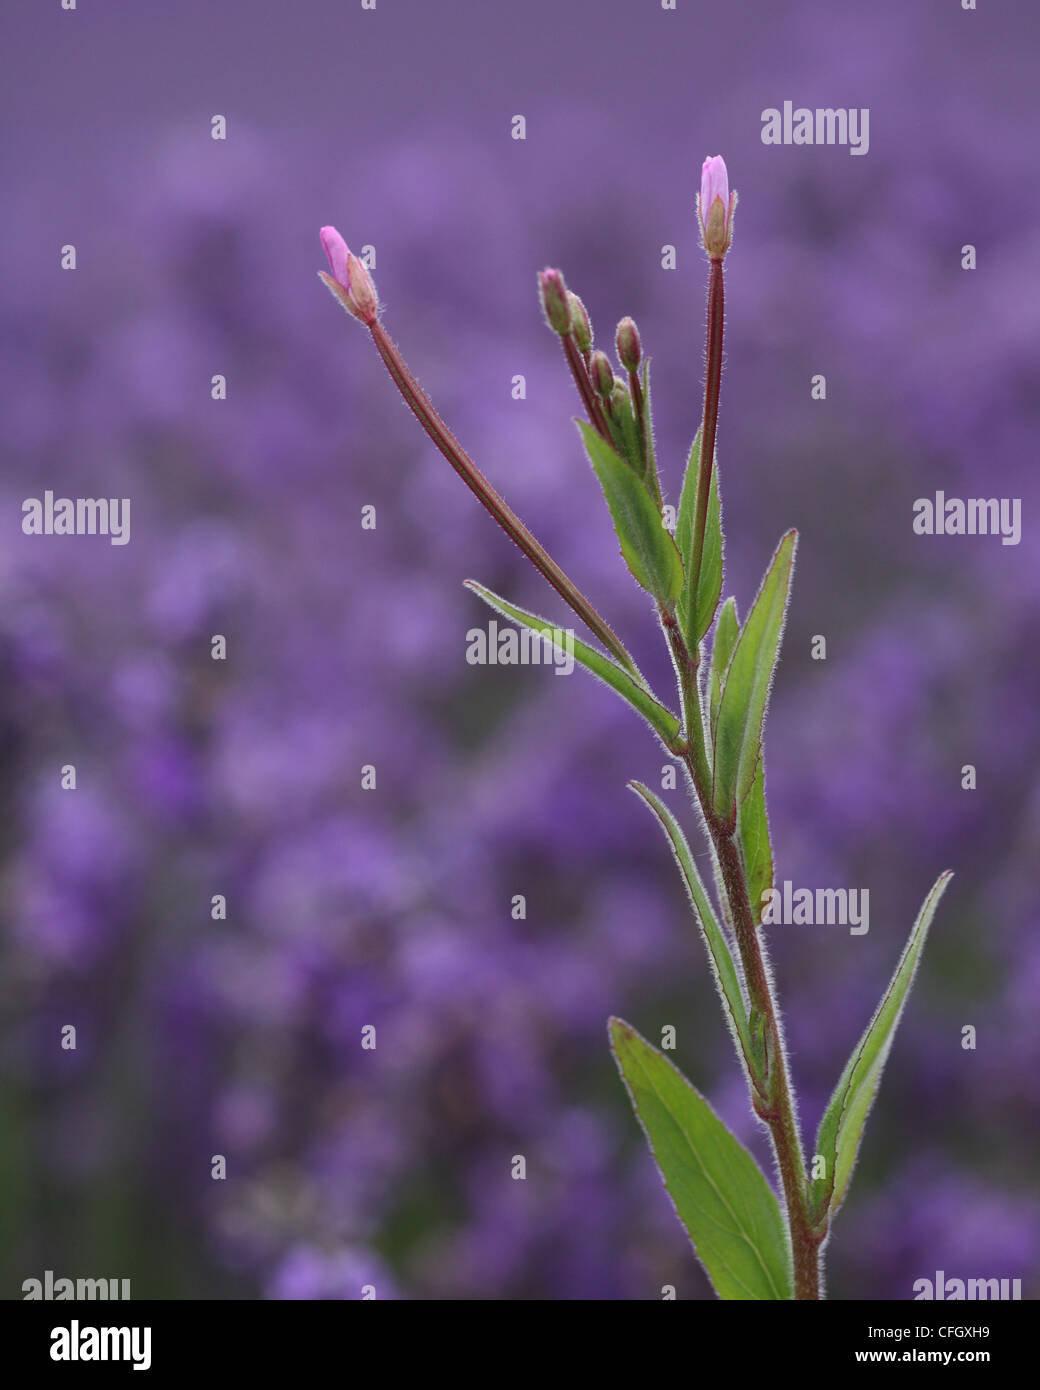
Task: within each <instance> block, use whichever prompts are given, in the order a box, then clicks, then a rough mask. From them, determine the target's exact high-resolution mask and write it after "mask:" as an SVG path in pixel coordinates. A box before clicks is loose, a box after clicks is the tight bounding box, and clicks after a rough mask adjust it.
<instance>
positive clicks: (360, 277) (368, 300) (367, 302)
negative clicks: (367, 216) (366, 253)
mask: <svg viewBox="0 0 1040 1390" xmlns="http://www.w3.org/2000/svg"><path fill="white" fill-rule="evenodd" d="M321 244H322V246H323V247H324V248H325V254H326V256H328V258H329V266H330V267H331V269H332V274H331V275H326V274H325V272H324V271H323V270H319V271H318V274H319V275H320V276H321V278H322V280H324V281H325V284H326V285H327V286H328V288H329V291H330V292H331V294H332V295H333V297H334V298H336V299H338V300H339V302H340V304H342V306H343V308H344V309H346V311H347V313H348V314H350V315H351V316H352V317H353V318H356V319H359V320H360V321H361V322H362V323H367V324H373V323H375V321H376V319H377V318H378V317H379V296H378V295H377V294H376V287H375V285H374V284H373V283H372V277H371V275H369V273H368V268H367V267H366V266H365V265H363V264H362V262H361V261H359V260H358V258H357V256H355V255H354V254H353V252H352V251H351V250H350V248H349V247H348V245H347V243H346V242H345V241H344V240H343V238H342V237H341V236H340V234H339V232H337V231H336V229H335V227H322V229H321Z"/></svg>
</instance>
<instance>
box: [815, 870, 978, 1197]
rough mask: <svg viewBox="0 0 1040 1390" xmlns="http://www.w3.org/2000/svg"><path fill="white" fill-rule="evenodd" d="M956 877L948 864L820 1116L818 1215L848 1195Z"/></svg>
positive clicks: (915, 924) (922, 910) (929, 896)
mask: <svg viewBox="0 0 1040 1390" xmlns="http://www.w3.org/2000/svg"><path fill="white" fill-rule="evenodd" d="M952 877H953V874H952V872H950V871H949V870H948V871H947V872H946V873H944V874H940V875H939V877H938V879H937V880H936V881H935V884H934V886H933V887H932V891H931V892H930V893H929V894H928V896H927V898H925V900H924V905H923V906H922V908H921V911H920V912H919V913H918V914H917V921H916V922H915V923H914V928H913V931H912V932H911V933H910V939H909V940H908V941H907V943H906V946H905V947H904V949H903V954H902V956H901V957H900V959H899V964H898V965H897V966H896V969H895V974H894V975H893V976H892V979H891V980H890V981H889V985H888V989H887V990H886V991H885V993H884V996H883V997H882V1000H881V1003H880V1004H879V1005H878V1008H877V1012H876V1013H875V1014H874V1017H873V1018H872V1019H871V1021H870V1024H869V1026H868V1028H867V1030H866V1032H865V1033H864V1034H863V1036H862V1038H860V1040H859V1042H858V1043H857V1045H856V1048H855V1050H854V1051H853V1053H852V1056H851V1057H850V1058H849V1060H848V1063H847V1065H846V1067H845V1070H844V1071H843V1072H842V1074H841V1079H840V1080H839V1081H838V1084H837V1086H836V1087H835V1088H834V1094H833V1095H832V1096H831V1099H830V1104H829V1105H828V1106H827V1109H826V1111H825V1112H824V1116H823V1119H822V1120H821V1122H820V1129H819V1133H818V1134H817V1136H816V1152H817V1153H818V1154H820V1155H822V1156H823V1158H824V1159H825V1160H826V1163H827V1171H826V1173H825V1174H824V1176H823V1177H820V1178H817V1179H816V1181H815V1183H814V1184H813V1196H814V1206H815V1210H816V1213H817V1216H818V1217H819V1218H822V1217H823V1215H824V1213H825V1212H829V1213H830V1214H831V1215H833V1213H834V1212H836V1211H837V1210H838V1207H839V1206H840V1205H841V1203H842V1201H843V1199H844V1197H845V1193H846V1191H847V1189H848V1185H849V1179H850V1177H851V1176H852V1169H853V1165H854V1164H855V1162H856V1155H857V1153H858V1151H859V1145H860V1140H861V1139H862V1137H863V1129H864V1126H865V1125H866V1122H867V1115H868V1114H869V1112H870V1107H871V1105H872V1104H873V1101H874V1096H875V1095H876V1094H877V1088H878V1084H879V1083H880V1081H881V1073H882V1071H883V1070H884V1067H885V1062H886V1061H887V1060H888V1054H889V1051H890V1050H891V1047H892V1040H893V1038H894V1037H895V1032H896V1028H897V1027H898V1026H899V1019H900V1016H901V1014H902V1012H903V1006H904V1005H905V1003H906V999H907V995H908V994H909V993H910V986H911V985H912V984H913V980H914V974H915V972H916V970H917V964H918V961H919V960H920V959H921V952H922V950H923V949H924V943H925V938H926V937H927V935H928V928H929V927H930V926H931V922H932V918H933V917H934V916H935V909H936V908H937V907H938V905H939V899H940V898H941V897H942V895H943V893H944V891H945V889H946V885H947V884H948V883H949V881H950V879H951V878H952Z"/></svg>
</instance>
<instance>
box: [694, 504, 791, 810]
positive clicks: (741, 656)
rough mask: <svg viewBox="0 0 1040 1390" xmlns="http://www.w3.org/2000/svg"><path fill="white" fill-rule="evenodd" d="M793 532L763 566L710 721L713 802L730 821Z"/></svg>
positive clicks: (765, 692)
mask: <svg viewBox="0 0 1040 1390" xmlns="http://www.w3.org/2000/svg"><path fill="white" fill-rule="evenodd" d="M797 538H798V537H797V532H795V531H788V533H787V535H786V536H784V538H783V540H781V542H780V544H779V545H778V546H777V549H776V554H775V555H774V556H773V559H772V561H771V562H770V565H769V568H768V569H767V570H766V573H765V578H764V579H763V580H762V587H761V588H760V589H759V591H758V594H757V596H756V598H755V602H754V603H753V604H752V606H751V611H750V612H749V613H748V617H747V622H746V623H745V624H744V626H743V628H742V629H741V633H740V637H739V638H738V639H737V645H736V648H735V650H734V652H733V658H732V660H731V661H730V664H729V671H728V673H727V675H726V684H725V687H724V689H723V691H722V698H721V700H720V701H719V712H718V719H717V720H716V724H715V762H714V768H713V790H712V804H713V806H714V809H715V813H716V815H718V816H720V817H722V818H723V819H724V820H726V821H728V822H729V823H730V824H734V823H735V821H736V818H737V807H738V806H739V805H740V803H741V802H742V801H743V800H744V798H745V797H746V796H747V794H748V792H749V791H750V790H751V783H752V781H753V780H754V777H755V768H756V766H757V765H758V759H759V754H760V752H761V748H762V722H763V720H764V719H765V713H766V703H767V701H768V699H769V687H770V684H771V683H772V679H773V671H774V669H775V667H776V659H777V655H778V654H779V650H780V636H781V633H782V632H783V627H784V614H785V613H786V611H787V599H788V595H789V593H790V589H791V574H792V570H793V567H794V552H795V545H796V542H797Z"/></svg>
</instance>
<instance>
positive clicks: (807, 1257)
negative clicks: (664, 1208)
mask: <svg viewBox="0 0 1040 1390" xmlns="http://www.w3.org/2000/svg"><path fill="white" fill-rule="evenodd" d="M665 630H666V633H667V635H668V639H669V644H670V646H671V648H672V658H673V661H674V662H675V665H676V669H677V671H678V673H679V685H680V694H681V696H682V707H683V722H684V725H685V734H686V741H687V749H686V752H685V754H684V755H683V756H684V761H685V763H686V766H687V769H688V771H689V774H690V779H691V781H692V782H693V786H694V789H695V791H696V794H697V799H698V801H699V802H700V806H701V811H702V813H703V815H704V822H705V826H706V828H707V832H708V835H709V837H710V838H711V842H712V845H713V847H714V849H715V854H716V857H717V859H718V862H719V868H720V870H721V874H722V882H723V886H724V888H725V891H726V900H727V902H728V904H729V915H730V920H731V921H732V923H733V930H734V935H735V937H736V942H737V950H738V952H739V953H740V961H741V965H742V967H743V974H744V982H745V985H746V986H747V992H748V1002H749V1004H750V1005H751V1008H752V1009H757V1010H758V1011H759V1013H761V1014H762V1015H763V1017H764V1018H765V1030H766V1059H765V1071H764V1074H762V1075H758V1076H756V1075H754V1074H752V1077H751V1080H752V1084H753V1087H754V1091H755V1094H754V1097H753V1099H754V1106H755V1111H756V1113H757V1114H758V1115H759V1117H760V1118H761V1119H762V1120H763V1121H764V1122H765V1123H766V1124H767V1125H768V1127H769V1133H770V1137H771V1138H772V1141H773V1148H774V1151H775V1153H776V1160H777V1166H778V1167H779V1169H780V1181H781V1183H782V1184H783V1189H784V1200H785V1203H786V1206H787V1221H788V1228H789V1230H790V1234H791V1253H792V1256H793V1260H794V1284H795V1298H796V1299H799V1300H810V1299H818V1298H819V1297H820V1244H821V1242H822V1239H823V1233H821V1232H820V1231H819V1230H817V1229H815V1228H814V1226H813V1222H812V1220H811V1216H810V1213H809V1205H808V1202H809V1194H808V1186H807V1182H806V1175H805V1159H804V1157H803V1155H802V1144H801V1139H800V1137H799V1134H798V1122H797V1119H796V1118H795V1110H794V1102H793V1099H792V1092H791V1083H790V1079H789V1077H788V1073H787V1060H786V1057H785V1054H784V1046H783V1035H782V1033H781V1031H780V1019H779V1013H778V1011H777V1007H776V1003H775V1001H774V998H773V991H772V985H771V982H770V978H769V971H768V969H767V967H766V960H765V955H764V952H763V950H762V944H761V942H760V941H759V937H758V929H757V927H756V926H755V918H754V913H753V912H752V909H751V898H750V894H749V892H748V886H747V876H746V874H745V871H744V864H743V861H742V859H741V855H740V850H739V849H738V847H737V842H736V839H735V829H734V827H732V826H730V827H727V826H725V825H723V824H722V822H721V821H720V820H719V819H718V817H717V816H716V815H715V812H714V809H713V806H712V785H711V769H710V763H709V747H708V746H707V744H706V740H705V731H704V717H703V713H702V710H701V695H700V686H699V684H698V681H697V666H698V662H697V660H696V659H694V657H693V656H692V655H691V654H690V652H689V649H688V648H687V646H686V644H685V642H684V641H683V639H682V635H681V634H680V633H679V632H678V630H677V629H676V628H675V627H674V626H672V627H670V626H669V625H668V623H667V621H666V622H665Z"/></svg>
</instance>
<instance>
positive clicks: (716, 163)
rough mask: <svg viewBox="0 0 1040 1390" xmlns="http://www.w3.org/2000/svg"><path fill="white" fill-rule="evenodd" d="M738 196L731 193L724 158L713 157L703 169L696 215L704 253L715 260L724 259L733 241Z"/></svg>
mask: <svg viewBox="0 0 1040 1390" xmlns="http://www.w3.org/2000/svg"><path fill="white" fill-rule="evenodd" d="M736 205H737V195H736V193H730V191H729V174H728V173H727V171H726V161H725V160H724V159H723V158H722V155H720V154H716V155H710V156H709V157H708V158H707V159H706V160H705V161H704V164H703V166H702V168H701V191H700V197H699V199H698V202H697V214H698V216H699V218H700V223H701V238H702V239H703V242H704V249H705V251H707V253H708V255H709V256H711V257H713V258H719V259H721V257H723V256H724V255H725V254H726V252H727V251H728V250H729V248H730V243H731V242H732V240H733V209H734V208H735V207H736Z"/></svg>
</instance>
